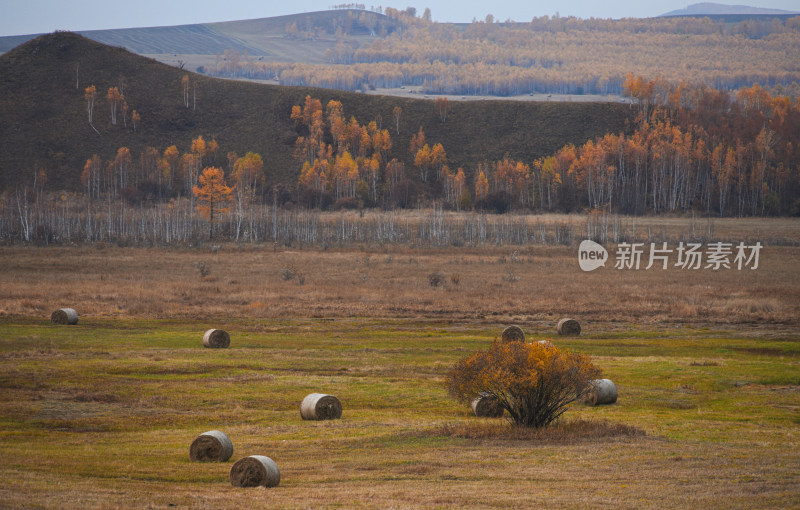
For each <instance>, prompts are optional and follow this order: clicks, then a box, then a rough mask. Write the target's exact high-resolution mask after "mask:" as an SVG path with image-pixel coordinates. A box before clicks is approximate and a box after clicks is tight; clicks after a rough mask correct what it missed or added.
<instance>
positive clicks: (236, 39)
mask: <svg viewBox="0 0 800 510" xmlns="http://www.w3.org/2000/svg"><path fill="white" fill-rule="evenodd" d="M364 12H365V11H360V10H332V11H319V12H310V13H304V14H292V15H288V16H275V17H270V18H258V19H251V20H239V21H225V22H219V23H202V24H192V25H176V26H165V27H145V28H123V29H113V30H87V31H78V32H77V33H78V34H80V35H83V36H84V37H87V38H89V39H92V40H93V41H97V42H99V43H102V44H107V45H109V46H117V47H122V48H125V49H127V50H129V51H131V52H133V53H138V54H140V55H164V56H166V55H211V56H213V55H216V54H217V53H220V54H222V53H224V52H225V51H226V50H236V51H238V52H240V53H244V52H245V51H247V52H248V53H249V54H250V55H258V56H263V57H265V58H268V59H270V60H274V61H285V62H305V63H322V62H324V54H325V50H326V49H328V48H329V47H330V46H331V45H333V44H334V43H335V42H336V39H335V37H334V34H335V32H336V29H337V28H341V29H342V30H344V31H346V33H347V35H348V38H350V39H352V40H354V41H362V42H366V41H371V40H372V39H373V38H372V37H371V30H370V29H369V28H367V27H366V26H365V25H364V23H363V22H361V21H359V20H360V17H361V16H362V14H363V13H364ZM369 15H370V16H372V17H373V18H374V19H375V20H376V23H380V24H381V25H382V26H383V27H384V28H385V33H391V32H392V31H393V30H395V29H396V28H397V26H398V23H397V22H396V21H394V20H390V19H389V18H387V17H386V16H383V15H382V14H377V13H374V12H370V13H369ZM292 25H294V26H296V27H297V29H298V31H300V32H306V33H308V34H309V37H302V38H294V39H292V38H287V34H286V29H287V27H289V26H292ZM312 34H313V36H311V35H312ZM40 35H44V34H31V35H17V36H9V37H0V53H2V52H6V51H10V50H11V49H13V48H15V47H16V46H18V45H20V44H22V43H24V42H26V41H29V40H31V39H34V38H36V37H38V36H40Z"/></svg>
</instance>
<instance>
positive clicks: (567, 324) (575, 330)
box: [556, 319, 581, 336]
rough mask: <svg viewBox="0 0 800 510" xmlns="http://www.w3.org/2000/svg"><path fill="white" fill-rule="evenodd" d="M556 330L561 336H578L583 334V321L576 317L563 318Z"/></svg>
mask: <svg viewBox="0 0 800 510" xmlns="http://www.w3.org/2000/svg"><path fill="white" fill-rule="evenodd" d="M556 331H558V334H559V335H561V336H578V335H580V334H581V323H580V322H578V321H576V320H575V319H561V320H560V321H558V325H557V326H556Z"/></svg>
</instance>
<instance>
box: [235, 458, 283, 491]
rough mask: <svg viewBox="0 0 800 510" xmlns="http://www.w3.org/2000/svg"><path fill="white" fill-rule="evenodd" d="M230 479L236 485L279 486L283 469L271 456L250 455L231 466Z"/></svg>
mask: <svg viewBox="0 0 800 510" xmlns="http://www.w3.org/2000/svg"><path fill="white" fill-rule="evenodd" d="M230 480H231V485H233V486H234V487H277V486H278V484H279V483H281V471H280V470H279V469H278V465H277V464H275V461H274V460H272V459H270V458H269V457H265V456H264V455H250V456H249V457H245V458H243V459H239V460H238V461H236V463H235V464H234V465H233V466H231V474H230Z"/></svg>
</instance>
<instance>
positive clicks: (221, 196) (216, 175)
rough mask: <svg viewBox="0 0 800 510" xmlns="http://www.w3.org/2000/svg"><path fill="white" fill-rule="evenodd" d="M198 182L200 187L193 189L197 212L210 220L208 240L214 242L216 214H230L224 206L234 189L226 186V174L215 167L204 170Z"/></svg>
mask: <svg viewBox="0 0 800 510" xmlns="http://www.w3.org/2000/svg"><path fill="white" fill-rule="evenodd" d="M198 181H199V184H200V185H199V186H194V187H192V191H193V192H194V196H195V197H196V198H197V210H198V211H200V214H202V215H203V217H205V218H206V219H207V220H208V224H209V231H208V238H209V239H210V240H213V239H214V214H215V213H217V214H224V213H226V212H228V208H227V207H223V204H224V203H225V202H227V201H228V200H230V198H231V193H232V192H233V188H231V187H230V186H227V185H226V184H225V172H223V171H222V169H220V168H217V167H214V166H210V167H207V168H204V169H203V173H202V174H200V178H199V179H198Z"/></svg>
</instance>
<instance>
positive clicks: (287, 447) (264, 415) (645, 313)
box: [0, 246, 800, 508]
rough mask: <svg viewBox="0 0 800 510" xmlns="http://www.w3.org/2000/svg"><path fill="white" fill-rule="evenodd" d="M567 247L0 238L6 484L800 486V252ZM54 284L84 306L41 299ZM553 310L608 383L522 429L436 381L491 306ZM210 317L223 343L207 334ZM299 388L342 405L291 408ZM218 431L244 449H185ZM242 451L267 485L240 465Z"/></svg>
mask: <svg viewBox="0 0 800 510" xmlns="http://www.w3.org/2000/svg"><path fill="white" fill-rule="evenodd" d="M574 259H575V254H574V250H573V249H568V248H544V247H541V248H539V247H533V248H530V249H528V250H522V251H518V250H514V251H511V250H510V249H505V248H501V247H498V248H492V249H489V248H483V249H442V250H433V249H429V250H410V249H406V250H404V249H400V248H397V249H395V250H393V251H367V250H366V249H364V250H358V249H353V250H348V251H283V250H272V249H267V250H264V249H260V250H258V249H244V248H237V247H235V246H223V247H222V248H221V249H219V251H217V252H216V253H211V252H209V251H204V250H146V249H118V248H102V249H100V248H88V247H84V248H0V263H2V264H3V267H4V268H5V271H4V272H3V273H2V274H0V287H2V288H3V293H2V296H0V331H2V335H0V388H2V390H3V391H2V392H0V395H1V396H0V420H2V426H0V435H2V439H1V440H0V455H2V458H3V459H4V462H3V463H2V467H0V498H1V499H0V501H2V504H0V506H3V507H26V508H28V507H33V508H37V507H40V508H87V507H89V508H94V507H100V508H129V507H136V508H167V507H191V508H241V507H243V506H245V505H255V506H265V505H267V506H269V507H271V508H281V507H285V508H308V507H326V508H336V507H338V508H352V507H373V508H413V507H418V508H437V507H438V508H463V507H516V508H521V507H549V508H564V507H567V508H608V507H615V508H616V507H619V508H697V507H708V508H723V507H724V508H791V507H800V489H798V487H800V462H798V461H799V460H800V455H799V454H798V451H800V433H799V432H800V428H799V427H800V329H798V319H800V313H798V306H799V305H798V301H800V300H798V292H800V291H798V288H797V281H798V278H797V276H798V270H797V267H798V266H797V263H798V262H800V250H799V249H798V248H796V247H775V246H770V247H768V248H765V250H764V252H762V257H761V266H760V267H759V269H758V270H757V271H752V272H751V273H743V272H742V273H740V272H737V271H728V272H713V271H710V270H709V271H700V272H695V273H690V274H685V273H681V272H680V271H678V270H668V271H660V272H652V271H650V272H645V271H639V272H635V271H630V272H620V271H618V272H614V271H608V270H600V271H599V272H595V273H585V274H584V273H580V270H579V269H578V268H577V264H576V261H575V260H574ZM434 272H438V273H440V274H441V275H443V277H444V283H443V284H441V285H439V286H437V287H434V286H432V285H431V284H430V280H429V277H428V275H430V274H431V273H434ZM510 275H512V276H514V278H512V277H511V276H510ZM61 306H72V307H74V308H76V309H77V310H78V311H79V313H80V314H81V319H80V322H79V324H78V325H76V326H56V325H53V324H51V323H50V322H49V320H48V319H49V314H50V312H51V311H53V310H55V309H56V308H58V307H61ZM564 315H569V316H574V317H576V318H578V319H579V320H581V322H582V323H583V328H584V334H583V335H582V336H581V337H579V338H572V339H562V338H558V337H556V338H554V342H555V343H556V344H557V345H559V346H561V347H567V348H569V349H572V350H575V351H579V352H583V353H586V354H589V355H590V356H592V359H593V361H594V362H595V364H597V365H598V366H600V367H601V368H602V369H603V371H604V376H605V377H608V378H610V379H612V380H613V381H615V383H616V384H617V387H618V389H619V393H620V397H619V401H618V402H617V403H616V404H614V405H611V406H603V407H595V408H588V407H581V406H578V407H574V408H572V409H570V410H569V411H568V412H567V413H566V415H565V416H564V421H563V422H561V423H560V424H559V425H558V426H557V427H556V428H554V429H552V430H549V431H547V432H545V433H542V434H526V433H520V432H519V431H515V430H513V429H512V428H511V427H510V426H509V425H507V424H506V423H505V422H504V421H503V420H490V419H479V418H475V417H473V416H472V414H471V411H470V410H469V409H467V408H465V407H463V406H462V405H460V404H458V403H456V402H454V401H453V400H452V399H451V398H450V397H449V396H448V395H447V393H446V391H445V390H444V388H443V384H442V383H443V378H444V374H445V373H446V372H447V370H448V369H449V367H450V366H452V364H453V363H454V362H455V361H456V360H458V359H460V358H462V357H464V356H466V355H468V354H470V353H472V352H474V351H475V350H477V349H482V348H486V347H488V345H489V343H490V342H491V341H492V340H493V339H494V338H495V337H496V336H498V335H499V334H500V332H501V331H502V328H503V327H504V326H505V325H507V324H510V323H517V324H520V325H521V326H522V327H523V328H524V329H525V330H526V332H527V333H528V337H529V339H533V340H537V339H542V338H553V326H554V324H555V322H556V321H557V319H558V318H559V317H561V316H564ZM211 327H217V328H223V329H226V330H227V331H228V332H230V334H231V339H232V340H231V347H230V348H229V349H224V350H211V349H204V348H203V347H202V335H203V332H204V331H205V330H206V329H208V328H211ZM312 392H323V393H330V394H333V395H336V396H337V397H338V398H339V399H340V400H341V401H342V403H343V406H344V415H343V417H342V419H341V420H337V421H334V422H304V421H302V420H301V418H300V413H299V405H300V401H301V400H302V399H303V397H304V396H305V395H307V394H308V393H312ZM212 429H218V430H223V431H224V432H226V433H227V434H228V436H229V437H230V438H231V440H232V441H233V444H234V455H233V458H232V459H231V460H230V461H229V462H227V463H223V464H196V463H191V462H190V461H189V455H188V451H189V445H190V444H191V442H192V440H194V438H195V437H196V436H197V435H198V434H200V433H202V432H205V431H207V430H212ZM250 454H262V455H267V456H269V457H271V458H272V459H274V460H275V461H276V462H277V464H278V466H279V467H280V469H281V476H282V480H281V484H280V486H279V487H277V488H273V489H235V488H233V487H231V485H230V483H229V482H228V472H229V470H230V467H231V465H232V463H233V462H234V461H235V460H238V459H240V458H242V457H244V456H246V455H250Z"/></svg>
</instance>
